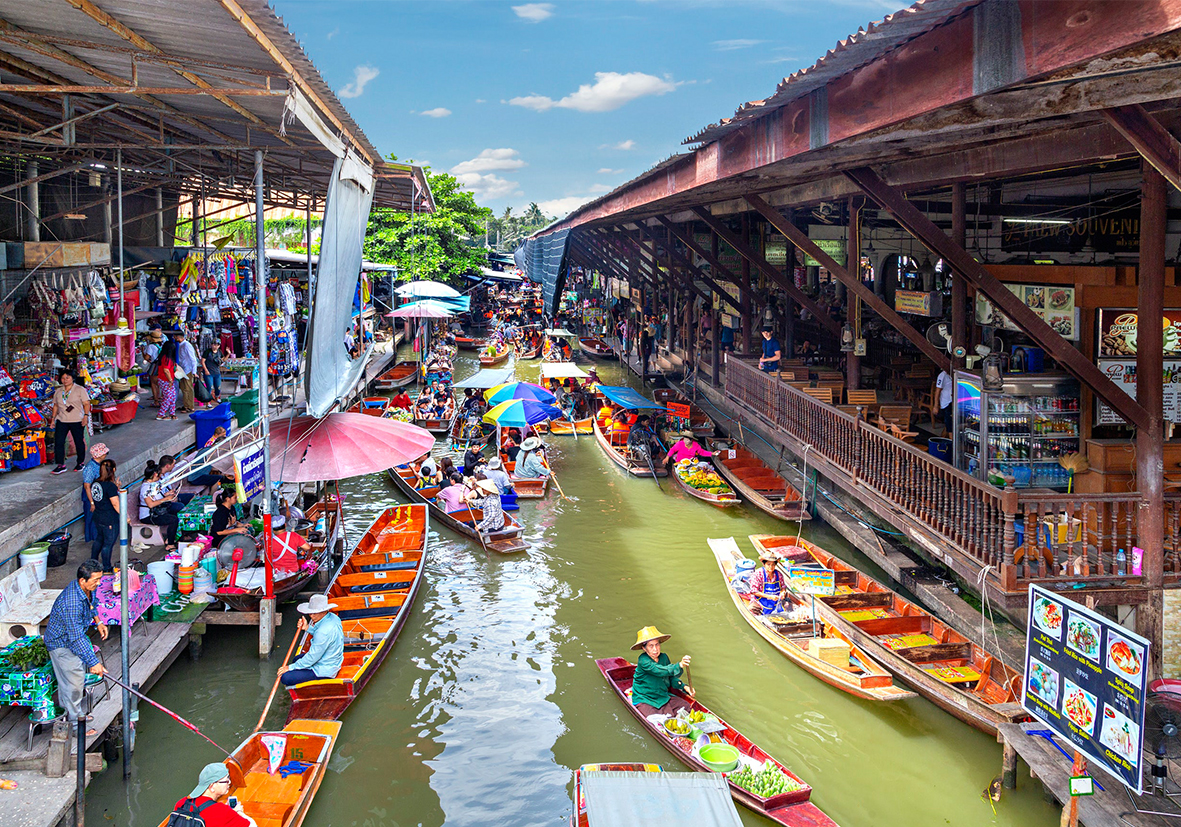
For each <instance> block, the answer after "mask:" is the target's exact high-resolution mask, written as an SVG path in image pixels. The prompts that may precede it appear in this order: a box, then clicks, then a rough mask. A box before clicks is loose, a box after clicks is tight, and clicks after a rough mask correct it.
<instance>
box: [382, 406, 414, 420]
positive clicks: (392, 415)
mask: <svg viewBox="0 0 1181 827" xmlns="http://www.w3.org/2000/svg"><path fill="white" fill-rule="evenodd" d="M382 416H383V417H384V418H386V419H396V420H398V421H399V422H413V421H414V414H412V413H411V412H410V411H409V410H408V409H406V408H389V409H388V410H386V412H385V413H384V414H382Z"/></svg>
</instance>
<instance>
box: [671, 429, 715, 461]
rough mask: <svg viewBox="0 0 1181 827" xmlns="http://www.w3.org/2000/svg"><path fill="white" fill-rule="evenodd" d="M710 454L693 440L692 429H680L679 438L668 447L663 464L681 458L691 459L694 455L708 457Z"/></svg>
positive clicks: (711, 454)
mask: <svg viewBox="0 0 1181 827" xmlns="http://www.w3.org/2000/svg"><path fill="white" fill-rule="evenodd" d="M712 456H713V453H712V452H710V451H707V450H705V449H704V448H702V447H701V446H700V445H698V444H697V443H696V442H694V441H693V432H692V431H681V438H680V439H679V440H677V441H676V442H674V443H673V447H672V448H670V449H669V451H668V456H666V457H665V458H664V464H665V465H668V464H669V463H672V464H673V465H675V464H676V463H678V462H680V461H681V460H683V459H693V458H694V457H702V458H703V459H709V458H710V457H712Z"/></svg>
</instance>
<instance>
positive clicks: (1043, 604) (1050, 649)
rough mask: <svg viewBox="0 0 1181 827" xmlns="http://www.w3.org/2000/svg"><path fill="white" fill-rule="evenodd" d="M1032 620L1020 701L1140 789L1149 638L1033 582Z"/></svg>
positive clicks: (1029, 620) (1137, 789) (1030, 618)
mask: <svg viewBox="0 0 1181 827" xmlns="http://www.w3.org/2000/svg"><path fill="white" fill-rule="evenodd" d="M1027 622H1028V627H1027V630H1026V638H1025V676H1024V684H1023V687H1022V693H1021V705H1022V706H1023V707H1025V710H1026V711H1027V712H1029V713H1030V714H1031V715H1033V716H1034V717H1036V718H1037V719H1038V720H1039V721H1041V722H1042V723H1044V724H1045V725H1046V726H1048V727H1049V728H1050V729H1051V730H1053V731H1054V733H1055V734H1057V735H1059V736H1061V738H1062V739H1063V740H1064V741H1066V742H1067V744H1069V745H1070V746H1072V747H1073V748H1074V749H1075V750H1077V751H1078V752H1080V753H1082V754H1083V755H1086V756H1087V757H1088V758H1090V759H1091V760H1092V761H1094V762H1095V763H1097V764H1099V766H1101V767H1102V768H1103V769H1104V770H1105V771H1107V772H1109V773H1111V774H1112V775H1113V776H1115V777H1116V778H1118V779H1120V780H1121V781H1123V782H1124V784H1126V785H1127V786H1128V787H1129V788H1130V789H1132V790H1135V791H1136V793H1137V794H1139V793H1140V792H1141V790H1142V781H1141V778H1142V773H1141V760H1142V759H1141V741H1142V738H1143V736H1142V732H1143V730H1144V696H1145V693H1146V690H1147V685H1146V684H1147V677H1146V676H1147V669H1148V657H1149V646H1150V644H1149V642H1148V641H1147V640H1145V639H1144V638H1142V637H1140V636H1139V635H1137V634H1134V633H1133V632H1129V631H1128V630H1127V629H1125V628H1124V627H1123V626H1120V625H1119V624H1118V623H1116V622H1115V621H1113V620H1111V619H1110V618H1107V617H1104V616H1103V615H1101V614H1099V613H1098V612H1094V611H1091V610H1090V609H1087V608H1086V607H1085V606H1081V605H1079V604H1078V603H1075V602H1074V601H1073V600H1067V599H1066V598H1064V597H1062V596H1061V595H1059V594H1058V593H1057V592H1052V591H1049V590H1048V589H1043V588H1040V587H1039V586H1035V585H1030V587H1029V615H1028V618H1027ZM1150 746H1151V745H1150Z"/></svg>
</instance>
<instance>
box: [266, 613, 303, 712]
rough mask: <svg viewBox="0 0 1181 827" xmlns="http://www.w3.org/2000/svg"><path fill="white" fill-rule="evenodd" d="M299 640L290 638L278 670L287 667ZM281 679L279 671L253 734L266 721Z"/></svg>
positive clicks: (297, 636) (281, 674) (297, 637)
mask: <svg viewBox="0 0 1181 827" xmlns="http://www.w3.org/2000/svg"><path fill="white" fill-rule="evenodd" d="M305 634H306V632H305ZM300 639H301V636H300V635H298V634H297V635H295V636H293V637H292V638H291V645H290V646H288V647H287V655H286V657H284V658H283V663H282V664H281V665H280V666H279V669H280V670H281V669H282V668H283V667H284V666H286V665H287V661H289V660H291V653H292V652H294V651H295V642H296V641H297V640H300ZM282 679H283V673H282V672H281V671H280V672H279V674H278V675H275V685H274V686H272V687H271V694H270V695H269V696H268V697H267V705H266V706H264V707H263V708H262V714H261V715H259V716H258V723H257V724H255V725H254V731H255V732H258V731H259V730H260V729H262V723H263V721H265V720H266V719H267V713H268V712H270V711H271V702H272V701H273V700H275V692H276V691H278V689H279V681H281V680H282Z"/></svg>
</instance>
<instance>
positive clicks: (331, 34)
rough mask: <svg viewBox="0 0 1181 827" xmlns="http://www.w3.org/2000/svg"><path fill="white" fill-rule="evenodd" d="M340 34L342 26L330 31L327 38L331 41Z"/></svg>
mask: <svg viewBox="0 0 1181 827" xmlns="http://www.w3.org/2000/svg"><path fill="white" fill-rule="evenodd" d="M338 34H340V26H337V27H336V28H335V29H333V30H332V31H330V32H329V33H328V35H327V37H328V39H329V40H331V39H332V38H334V37H336V36H337V35H338Z"/></svg>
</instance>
